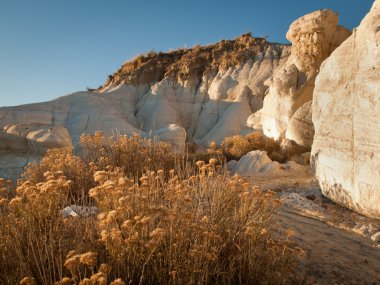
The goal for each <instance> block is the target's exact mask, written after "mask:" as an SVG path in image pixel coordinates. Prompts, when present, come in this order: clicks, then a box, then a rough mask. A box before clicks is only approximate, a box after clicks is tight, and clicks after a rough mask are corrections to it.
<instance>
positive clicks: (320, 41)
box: [261, 10, 351, 139]
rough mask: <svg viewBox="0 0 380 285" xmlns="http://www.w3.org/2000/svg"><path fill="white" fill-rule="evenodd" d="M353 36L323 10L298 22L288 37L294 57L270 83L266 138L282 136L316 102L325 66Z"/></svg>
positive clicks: (263, 118)
mask: <svg viewBox="0 0 380 285" xmlns="http://www.w3.org/2000/svg"><path fill="white" fill-rule="evenodd" d="M350 34H351V32H350V31H349V30H347V29H345V28H343V27H341V26H338V14H336V13H335V12H333V11H330V10H320V11H316V12H313V13H310V14H307V15H305V16H303V17H301V18H300V19H298V20H296V21H295V22H294V23H293V24H292V25H291V26H290V28H289V31H288V33H287V35H286V37H287V39H288V40H289V41H290V42H292V49H291V55H290V57H289V58H288V60H287V62H286V63H285V64H284V65H283V66H282V67H281V68H278V69H277V70H276V71H275V73H274V75H273V77H272V78H271V79H270V80H268V81H267V82H266V84H267V85H268V86H269V94H268V95H267V96H266V97H265V99H264V107H263V110H262V115H261V121H262V125H263V131H264V134H265V135H267V136H269V137H273V138H275V139H277V138H279V137H280V136H282V135H283V134H284V133H285V131H286V129H287V126H288V124H289V121H290V119H291V117H292V116H293V114H294V113H295V112H296V111H297V110H298V108H300V107H301V106H302V105H303V104H304V103H306V102H307V101H310V100H312V97H313V90H314V82H315V77H316V75H317V74H318V72H319V67H320V65H321V63H322V62H323V61H324V60H325V59H326V58H327V57H328V56H329V55H330V54H331V53H332V52H333V50H334V49H335V48H336V47H337V46H339V45H340V44H341V43H342V42H343V41H344V40H345V39H346V38H347V37H348V36H349V35H350Z"/></svg>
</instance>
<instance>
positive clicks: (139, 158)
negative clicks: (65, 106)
mask: <svg viewBox="0 0 380 285" xmlns="http://www.w3.org/2000/svg"><path fill="white" fill-rule="evenodd" d="M82 148H83V149H82V154H81V156H75V155H73V154H71V153H70V152H69V150H65V149H62V150H53V151H49V152H48V153H47V155H46V156H45V158H44V159H43V160H42V161H41V163H40V164H34V165H31V166H30V167H29V168H28V169H27V170H26V173H25V175H24V176H23V178H22V179H20V180H19V182H18V187H17V189H16V190H15V195H11V194H10V186H9V185H8V184H7V182H6V181H4V180H0V201H1V202H0V213H1V215H0V264H1V265H2V266H1V267H0V283H1V284H16V283H20V284H54V283H55V284H113V285H117V284H210V283H212V284H219V283H221V284H260V283H271V284H283V283H284V282H288V281H294V280H293V278H294V275H293V273H294V268H295V266H296V265H297V260H298V253H297V251H296V250H295V249H294V247H293V246H292V245H291V243H290V242H289V241H288V240H286V241H282V242H280V241H277V240H275V239H273V238H272V237H271V234H270V230H269V228H268V227H269V224H270V220H271V216H272V214H273V213H274V211H275V208H276V205H277V204H278V201H277V200H276V199H275V198H274V193H273V192H265V193H262V192H261V191H260V190H259V189H258V188H257V187H252V186H251V184H250V183H248V181H246V180H245V179H244V178H243V177H240V176H237V175H235V176H232V177H231V176H229V175H228V173H227V172H225V171H224V170H223V167H222V165H221V164H220V162H219V161H218V160H217V159H216V158H211V159H210V160H209V161H208V162H204V161H197V162H196V163H195V165H194V167H193V166H192V165H193V164H192V163H190V164H189V163H187V162H186V161H182V162H178V161H177V160H176V157H175V156H174V155H173V154H171V153H170V151H169V148H168V146H167V145H164V144H151V142H149V141H148V142H147V141H144V140H142V139H141V138H139V137H131V138H128V137H124V136H121V137H118V138H115V139H111V138H105V137H104V136H103V135H102V134H101V133H97V134H95V135H94V136H83V137H82ZM7 185H8V186H7ZM73 202H75V203H78V204H80V205H88V206H96V207H97V208H98V209H99V214H98V216H86V217H80V216H78V217H64V216H63V215H62V213H61V211H62V209H64V208H65V207H66V206H69V205H71V204H72V203H73ZM25 276H26V277H25ZM23 277H25V278H23ZM22 278H23V279H22Z"/></svg>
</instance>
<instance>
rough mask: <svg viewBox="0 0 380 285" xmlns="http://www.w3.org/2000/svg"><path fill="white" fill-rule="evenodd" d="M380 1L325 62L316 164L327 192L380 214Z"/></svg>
mask: <svg viewBox="0 0 380 285" xmlns="http://www.w3.org/2000/svg"><path fill="white" fill-rule="evenodd" d="M379 15H380V1H379V0H376V1H375V2H374V4H373V7H372V10H371V11H370V12H369V14H367V16H366V17H365V18H364V20H363V21H362V22H361V24H360V26H359V27H358V28H357V29H356V30H355V31H354V33H353V35H352V36H351V37H350V38H349V39H347V40H346V41H345V42H344V43H343V44H342V45H341V46H340V47H339V48H338V49H336V50H335V52H334V53H333V55H332V56H331V57H329V58H328V59H327V60H326V61H325V62H324V63H323V65H322V67H321V71H320V74H319V75H318V78H317V80H316V87H315V90H314V98H313V111H312V112H313V123H314V126H315V137H314V143H313V147H312V158H311V160H312V162H311V163H312V166H313V167H314V169H315V173H316V177H317V179H318V180H319V184H320V186H321V188H322V191H323V193H324V195H326V196H327V197H329V198H331V199H332V200H334V201H336V202H338V203H340V204H342V205H344V206H346V207H349V208H351V209H353V210H355V211H358V212H360V213H362V214H364V215H367V216H369V217H374V218H380V17H379Z"/></svg>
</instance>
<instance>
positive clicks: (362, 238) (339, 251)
mask: <svg viewBox="0 0 380 285" xmlns="http://www.w3.org/2000/svg"><path fill="white" fill-rule="evenodd" d="M251 179H252V181H253V183H254V184H256V185H257V186H259V187H261V188H262V189H271V190H274V191H276V192H277V193H278V194H277V195H279V197H280V198H281V200H282V202H283V204H282V206H281V208H280V209H279V211H278V213H277V214H276V215H275V217H274V222H275V223H274V225H273V231H274V234H275V235H284V230H285V229H291V230H292V231H294V237H292V239H293V241H294V242H295V243H296V244H297V246H299V247H301V248H303V249H304V250H305V251H306V253H307V254H306V257H305V259H304V260H303V262H302V264H301V265H300V268H299V273H300V276H306V280H305V283H306V284H380V243H378V242H375V241H373V240H372V239H371V237H372V236H373V235H374V234H375V233H377V232H379V231H380V221H379V220H373V219H369V218H366V217H364V216H362V215H359V214H357V213H354V212H352V211H350V210H348V209H346V208H344V207H341V206H339V205H337V204H335V203H333V202H331V201H330V200H328V199H326V198H325V197H323V195H322V193H321V191H320V188H319V187H318V183H317V181H316V180H315V179H314V178H313V175H312V173H311V171H305V172H303V173H292V174H289V175H286V176H281V177H277V178H273V176H272V177H265V176H260V177H252V178H251Z"/></svg>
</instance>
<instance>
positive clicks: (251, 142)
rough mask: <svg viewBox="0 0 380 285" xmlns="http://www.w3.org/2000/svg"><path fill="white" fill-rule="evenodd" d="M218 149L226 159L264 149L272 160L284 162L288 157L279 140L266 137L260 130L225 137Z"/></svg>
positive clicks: (234, 158) (237, 157) (235, 158)
mask: <svg viewBox="0 0 380 285" xmlns="http://www.w3.org/2000/svg"><path fill="white" fill-rule="evenodd" d="M218 150H220V151H221V153H222V154H223V155H224V156H225V157H226V158H227V160H239V159H240V158H241V157H242V156H243V155H245V154H247V153H248V152H250V151H252V150H263V151H266V152H267V154H268V156H269V157H270V158H271V159H272V160H274V161H278V162H280V163H283V162H286V161H287V160H288V159H289V158H290V154H289V153H288V152H287V150H285V149H283V148H282V147H281V142H280V141H276V140H274V139H273V138H268V137H266V136H265V135H264V134H263V133H262V132H255V133H252V134H249V135H246V136H240V135H236V136H232V137H226V138H225V139H224V140H223V141H222V143H221V144H220V146H218Z"/></svg>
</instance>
